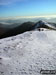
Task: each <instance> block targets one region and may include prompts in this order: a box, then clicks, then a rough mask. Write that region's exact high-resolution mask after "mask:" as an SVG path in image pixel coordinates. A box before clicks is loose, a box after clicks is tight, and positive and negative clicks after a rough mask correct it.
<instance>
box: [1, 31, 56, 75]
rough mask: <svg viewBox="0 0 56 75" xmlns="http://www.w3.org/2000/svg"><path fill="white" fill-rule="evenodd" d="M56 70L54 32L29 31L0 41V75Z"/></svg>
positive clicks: (55, 38)
mask: <svg viewBox="0 0 56 75" xmlns="http://www.w3.org/2000/svg"><path fill="white" fill-rule="evenodd" d="M41 69H44V70H56V31H40V32H39V31H29V32H25V33H23V34H20V35H17V36H13V37H9V38H5V39H0V75H42V74H41V73H40V71H41Z"/></svg>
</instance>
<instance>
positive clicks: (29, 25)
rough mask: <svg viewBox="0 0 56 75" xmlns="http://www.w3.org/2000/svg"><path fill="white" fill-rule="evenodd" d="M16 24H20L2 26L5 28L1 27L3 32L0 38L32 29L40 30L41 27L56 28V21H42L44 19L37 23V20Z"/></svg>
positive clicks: (0, 30)
mask: <svg viewBox="0 0 56 75" xmlns="http://www.w3.org/2000/svg"><path fill="white" fill-rule="evenodd" d="M16 24H18V23H14V24H12V26H10V27H9V26H8V27H7V28H6V27H5V28H4V27H2V28H4V29H0V32H1V35H0V39H1V38H5V37H9V36H14V35H17V34H21V33H23V32H26V31H30V30H35V29H37V30H39V31H40V29H41V28H45V29H51V30H56V24H55V23H51V22H46V21H42V20H40V21H38V22H36V23H35V22H25V23H23V24H20V25H19V24H18V25H16ZM0 26H2V25H0ZM11 27H12V28H11ZM4 30H5V31H4ZM3 32H4V33H3Z"/></svg>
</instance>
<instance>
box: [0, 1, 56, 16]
mask: <svg viewBox="0 0 56 75" xmlns="http://www.w3.org/2000/svg"><path fill="white" fill-rule="evenodd" d="M42 15H56V0H0V17H10V16H11V17H14V16H42Z"/></svg>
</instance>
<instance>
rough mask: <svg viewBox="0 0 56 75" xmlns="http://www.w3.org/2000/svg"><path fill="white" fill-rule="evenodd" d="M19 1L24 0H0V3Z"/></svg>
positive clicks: (6, 3)
mask: <svg viewBox="0 0 56 75" xmlns="http://www.w3.org/2000/svg"><path fill="white" fill-rule="evenodd" d="M19 1H25V0H0V5H8V4H12V3H14V2H19Z"/></svg>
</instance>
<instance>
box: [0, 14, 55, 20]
mask: <svg viewBox="0 0 56 75" xmlns="http://www.w3.org/2000/svg"><path fill="white" fill-rule="evenodd" d="M28 18H29V19H31V18H47V19H50V18H56V15H43V16H14V17H12V16H10V17H0V20H4V19H28Z"/></svg>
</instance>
